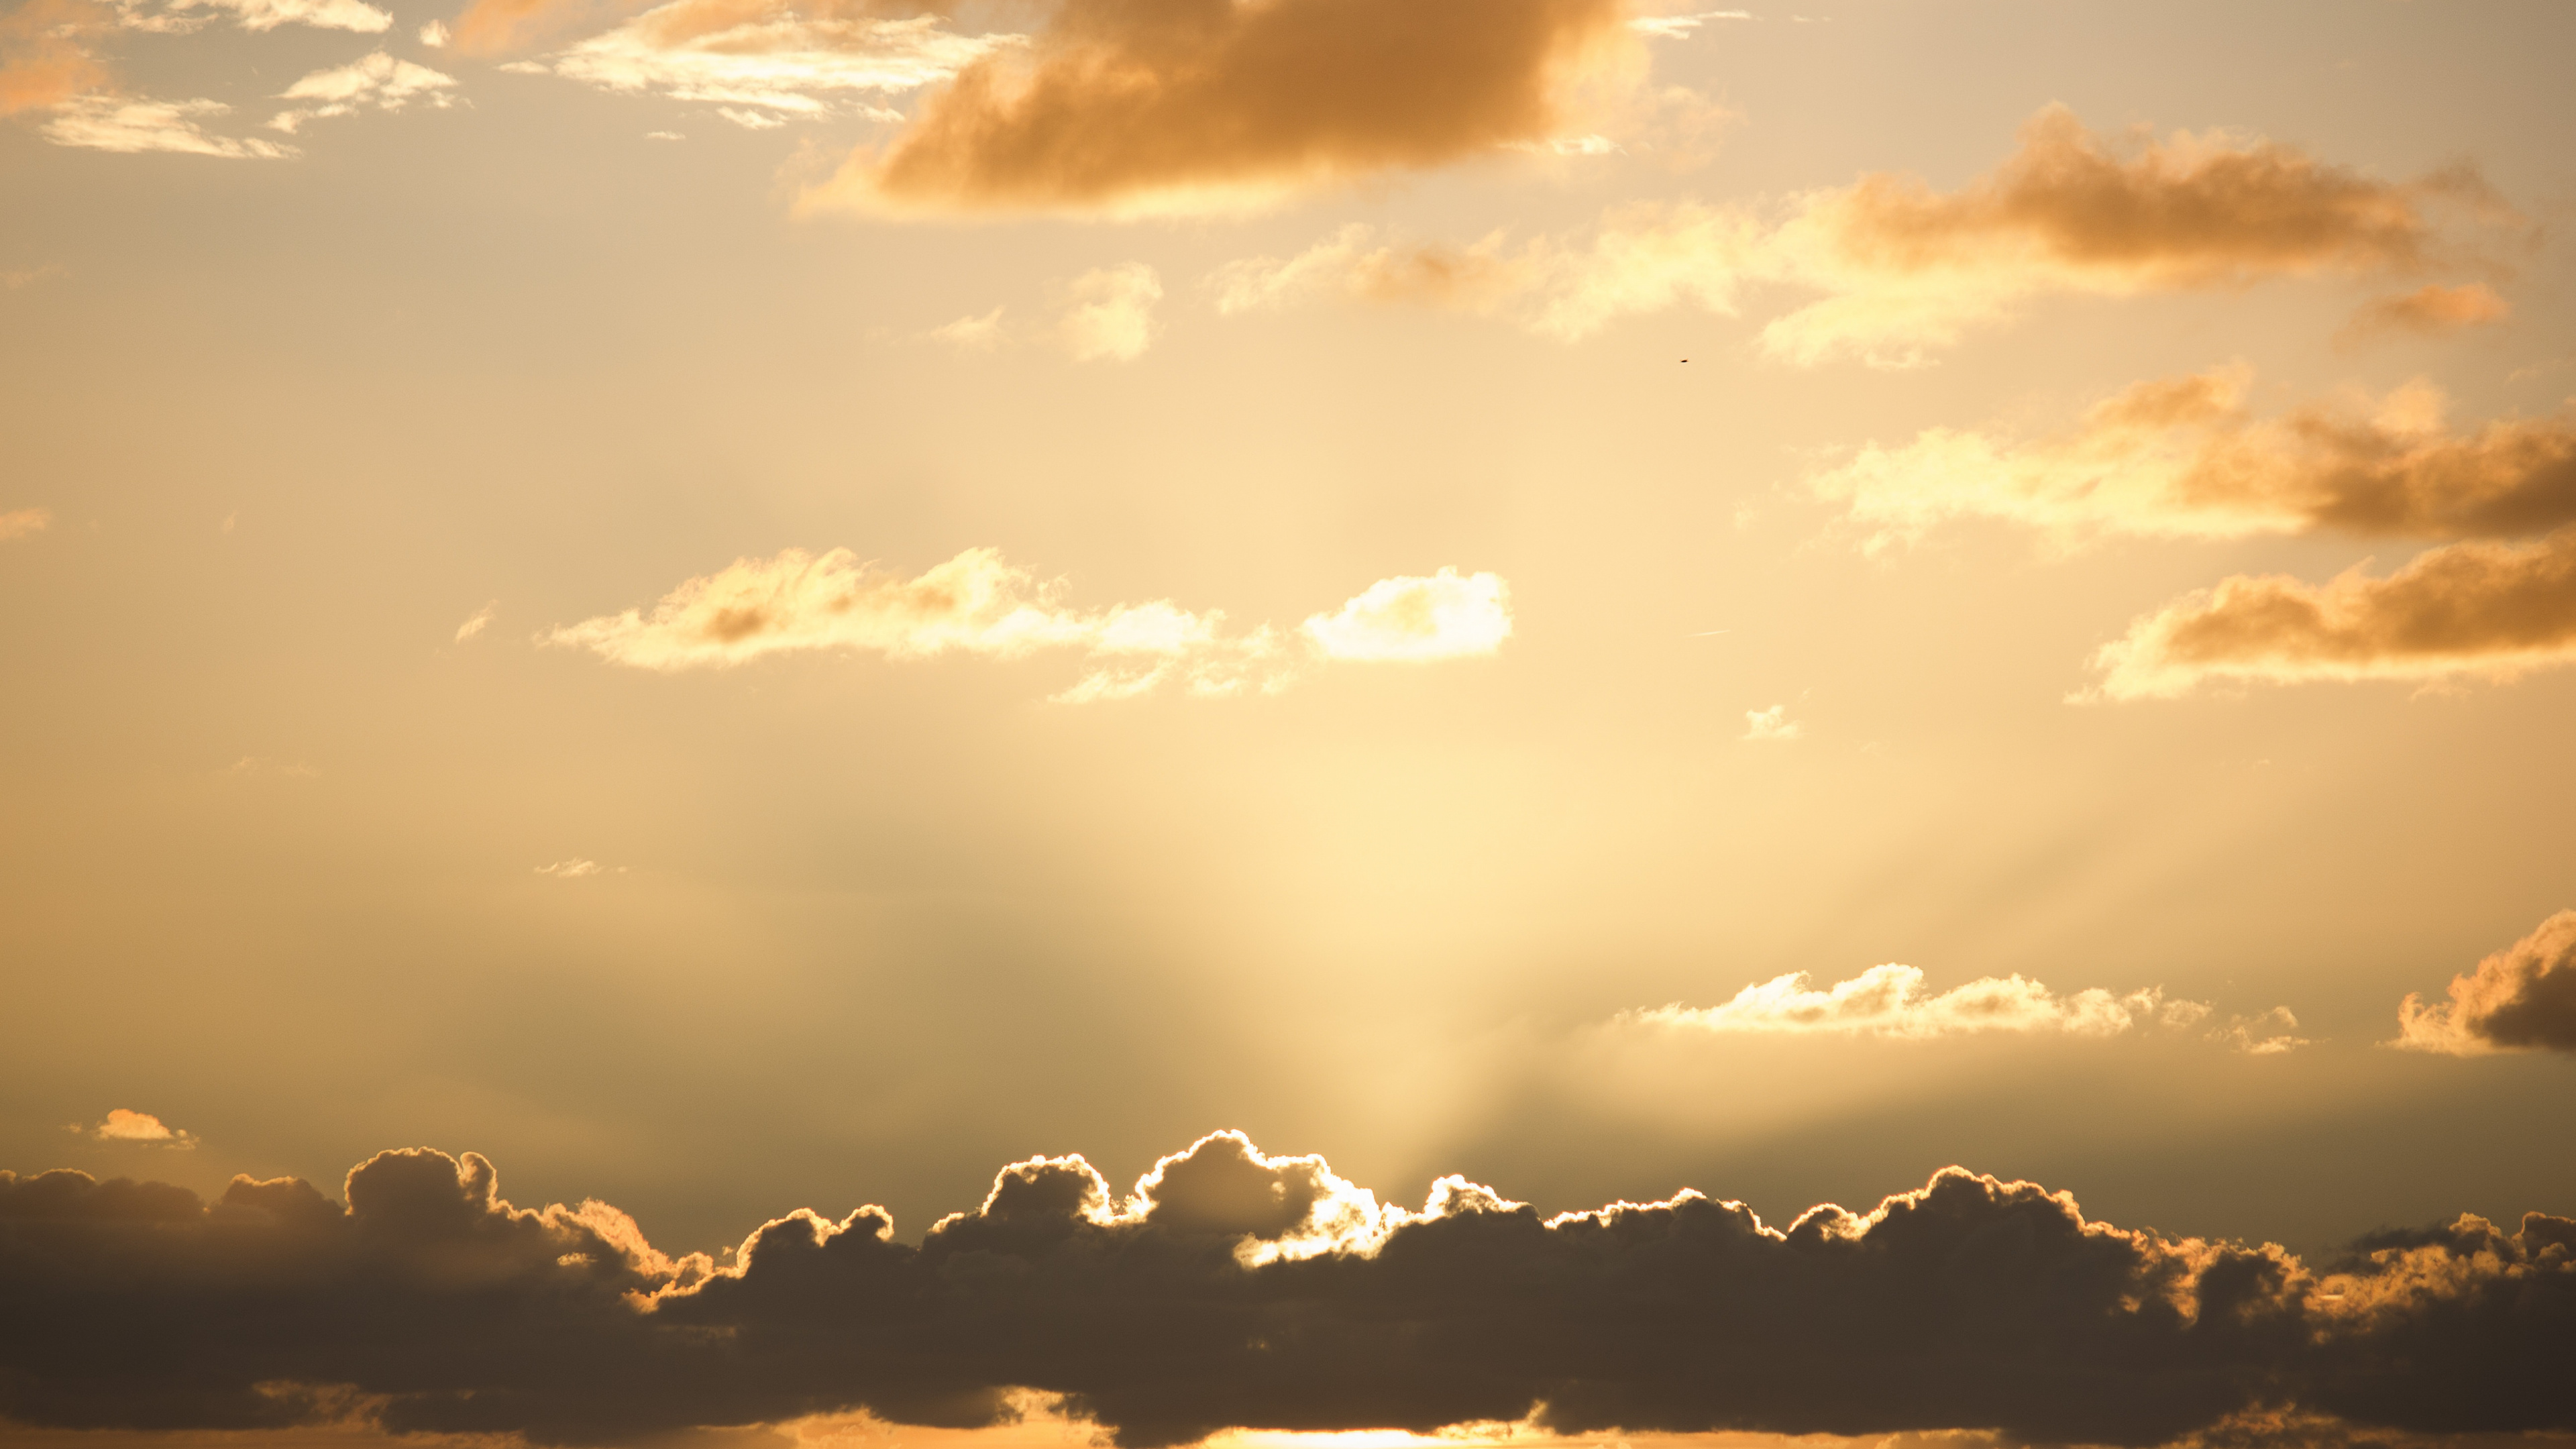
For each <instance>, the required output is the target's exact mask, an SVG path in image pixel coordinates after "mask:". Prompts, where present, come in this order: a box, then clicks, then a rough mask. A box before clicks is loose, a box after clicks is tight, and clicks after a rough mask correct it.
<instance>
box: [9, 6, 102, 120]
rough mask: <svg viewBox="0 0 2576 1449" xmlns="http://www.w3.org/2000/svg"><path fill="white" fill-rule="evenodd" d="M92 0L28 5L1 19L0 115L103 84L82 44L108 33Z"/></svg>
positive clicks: (58, 101)
mask: <svg viewBox="0 0 2576 1449" xmlns="http://www.w3.org/2000/svg"><path fill="white" fill-rule="evenodd" d="M112 23H113V22H112V20H111V18H110V16H109V14H108V12H107V8H106V7H105V6H103V5H98V4H95V3H92V0H27V3H25V4H23V5H20V6H19V7H18V8H17V9H15V10H12V11H10V12H9V13H8V14H6V15H0V116H14V115H17V114H18V113H19V112H21V111H42V110H51V109H52V108H54V107H56V106H59V105H62V104H63V103H65V102H66V101H69V100H71V99H73V98H74V97H77V96H80V95H84V94H86V93H88V92H90V91H94V90H98V89H100V88H102V87H104V86H106V85H107V84H108V81H109V76H108V71H107V67H106V66H105V65H104V64H102V63H100V61H99V60H98V58H97V57H96V56H93V55H91V54H90V53H89V51H88V49H87V48H86V47H85V46H84V45H83V44H82V41H83V40H84V39H86V38H88V37H91V36H95V35H98V34H100V33H102V32H104V31H106V30H108V29H110V28H112Z"/></svg>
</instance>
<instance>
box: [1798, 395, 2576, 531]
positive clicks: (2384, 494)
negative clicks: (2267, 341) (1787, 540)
mask: <svg viewBox="0 0 2576 1449" xmlns="http://www.w3.org/2000/svg"><path fill="white" fill-rule="evenodd" d="M2252 383H2253V371H2252V369H2250V368H2248V367H2245V366H2244V365H2242V364H2236V365H2231V366H2226V367H2218V368H2213V369H2211V370H2209V371H2207V372H2202V373H2197V374H2193V375H2190V376H2185V377H2170V378H2158V379H2155V380H2153V381H2149V382H2142V383H2138V384H2136V385H2134V386H2132V387H2129V388H2126V389H2124V390H2122V391H2121V392H2119V393H2117V394H2114V395H2113V396H2111V397H2109V398H2107V399H2104V400H2103V401H2101V402H2099V403H2097V404H2095V405H2094V406H2093V407H2092V408H2091V410H2089V411H2088V412H2087V413H2086V414H2085V415H2084V419H2083V421H2082V422H2081V423H2080V424H2079V425H2078V426H2076V427H2075V428H2074V429H2072V430H2070V431H2068V432H2065V433H2062V434H2060V435H2058V436H2055V437H2047V438H2041V439H2037V440H2034V441H2027V442H2025V441H2018V440H2016V439H2014V438H2013V437H2011V436H2010V435H2009V434H2008V433H2007V432H2005V431H2004V430H2002V429H1986V430H1974V429H1971V430H1960V429H1954V428H1933V429H1930V430H1928V431H1926V432H1924V433H1922V434H1920V435H1918V436H1917V437H1916V438H1915V439H1914V441H1913V442H1911V443H1908V444H1905V445H1903V446H1901V447H1895V448H1882V447H1879V446H1878V445H1876V444H1871V445H1869V446H1867V447H1864V448H1862V449H1860V450H1859V451H1858V453H1857V454H1856V455H1855V456H1853V457H1852V458H1851V460H1850V461H1848V462H1846V463H1844V464H1842V465H1841V466H1839V467H1835V468H1832V469H1828V470H1826V471H1824V472H1821V473H1819V474H1817V475H1816V476H1814V477H1813V478H1811V479H1810V480H1809V486H1810V487H1811V488H1812V489H1813V490H1814V491H1815V493H1816V494H1817V496H1818V497H1820V498H1823V499H1826V500H1828V501H1831V502H1835V503H1840V504H1842V505H1844V506H1845V507H1846V508H1847V509H1848V510H1849V516H1850V519H1851V521H1852V522H1853V523H1854V524H1856V525H1857V526H1859V527H1860V528H1862V529H1863V530H1866V531H1867V533H1868V543H1869V546H1870V547H1871V548H1873V549H1876V548H1884V547H1886V546H1888V545H1890V544H1893V543H1900V542H1911V541H1913V540H1915V539H1918V538H1920V537H1921V536H1922V535H1923V534H1925V533H1926V532H1928V531H1929V530H1931V529H1932V528H1933V527H1935V526H1937V525H1938V524H1940V523H1942V522H1945V521H1947V520H1951V519H1957V518H1993V519H2000V520H2003V521H2006V522H2010V523H2016V524H2021V525H2024V526H2026V527H2030V528H2035V529H2039V530H2042V531H2044V532H2046V533H2048V534H2050V535H2051V536H2052V537H2054V538H2056V539H2057V540H2058V541H2060V542H2061V543H2065V544H2072V543H2076V542H2080V541H2082V540H2084V539H2086V538H2089V537H2092V536H2095V535H2098V534H2103V533H2132V534H2147V535H2154V536H2162V537H2180V538H2240V537H2244V536H2247V535H2252V534H2293V533H2315V532H2323V531H2334V532H2342V533H2355V534H2365V535H2393V536H2405V537H2417V538H2457V537H2462V536H2478V535H2497V534H2515V533H2525V532H2533V531H2537V530H2540V529H2545V528H2551V527H2555V526H2557V525H2559V524H2562V523H2567V522H2571V521H2576V417H2571V416H2570V415H2567V414H2563V413H2562V414H2559V415H2556V416H2552V417H2547V418H2539V419H2504V420H2498V421H2491V422H2488V423H2486V424H2484V425H2483V426H2480V427H2477V428H2474V429H2470V430H2467V431H2454V430H2452V429H2450V428H2448V427H2446V426H2445V425H2444V422H2443V411H2444V407H2445V399H2444V397H2443V395H2442V392H2441V390H2440V389H2439V388H2436V387H2434V386H2433V385H2432V384H2430V383H2427V382H2423V381H2420V380H2419V381H2416V382H2411V383H2408V384H2406V385H2405V386H2403V387H2399V388H2397V389H2395V390H2394V391H2392V392H2389V393H2388V394H2386V395H2385V396H2383V397H2379V398H2375V399H2374V398H2369V397H2364V396H2355V397H2348V398H2343V399H2336V400H2330V401H2327V402H2323V403H2316V404H2310V405H2307V406H2303V407H2299V408H2294V409H2292V410H2291V411H2289V412H2287V413H2285V414H2282V415H2280V416H2277V417H2270V418H2258V417H2256V416H2255V415H2254V413H2253V411H2252V410H2251V409H2250V408H2248V407H2247V406H2246V402H2245V397H2246V393H2247V391H2248V389H2249V388H2250V387H2251V385H2252Z"/></svg>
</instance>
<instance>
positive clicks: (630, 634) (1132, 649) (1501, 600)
mask: <svg viewBox="0 0 2576 1449" xmlns="http://www.w3.org/2000/svg"><path fill="white" fill-rule="evenodd" d="M1061 594H1062V587H1061V585H1060V584H1057V583H1053V582H1048V581H1043V580H1040V579H1038V578H1037V577H1036V576H1035V575H1033V574H1031V573H1029V572H1028V571H1027V570H1025V569H1021V568H1018V567H1016V566H1014V565H1012V564H1010V563H1007V562H1005V561H1004V560H1003V558H1002V556H1001V554H1000V553H999V552H998V551H997V550H994V549H989V548H975V549H968V550H966V551H965V552H963V553H960V554H958V555H957V556H956V557H955V558H952V559H950V560H948V561H947V562H946V563H943V564H939V565H937V566H935V567H933V568H931V569H928V570H926V571H925V572H923V573H922V574H921V575H920V576H919V577H917V578H911V579H906V578H903V577H901V576H899V575H894V574H889V573H885V572H882V571H880V570H878V569H877V568H876V567H875V566H874V565H873V564H868V563H863V562H861V561H860V560H859V558H858V556H857V555H855V554H853V553H851V552H850V551H849V550H847V549H833V550H831V551H830V552H828V553H825V554H822V555H820V556H819V557H818V556H816V555H813V554H809V553H807V552H805V551H804V550H802V549H792V548H791V549H788V550H786V551H784V552H782V553H780V554H779V555H777V556H776V557H775V558H768V559H738V560H736V561H735V562H734V563H733V564H732V565H731V566H729V567H727V568H725V569H722V570H720V571H718V572H716V573H713V574H709V575H707V576H705V577H702V578H694V579H690V580H688V581H686V582H684V583H682V584H681V585H680V586H679V587H678V588H676V589H673V590H672V591H671V592H670V593H668V594H666V595H664V596H663V597H662V599H661V600H660V601H659V602H658V603H656V604H655V605H654V606H653V607H652V609H651V610H650V611H646V610H643V609H628V610H627V611H625V612H624V613H622V614H612V615H602V616H600V617H598V618H594V619H588V620H584V621H583V622H581V623H578V624H573V625H569V626H567V627H563V628H558V629H554V630H552V631H550V632H548V633H546V634H544V635H541V636H540V640H541V642H544V643H547V644H555V645H566V646H571V647H576V648H584V649H589V650H591V651H593V652H595V653H597V654H599V655H600V656H602V657H603V658H606V659H609V660H611V661H613V662H615V663H618V664H624V665H629V666H631V667H634V668H639V669H653V670H663V671H670V670H681V669H692V668H708V667H725V666H731V665H737V664H743V663H748V662H749V661H751V660H754V659H758V658H761V657H764V656H766V655H771V654H778V653H787V652H802V651H813V650H829V651H845V652H859V653H874V654H882V655H884V656H886V657H887V658H890V659H919V658H927V657H931V656H935V655H941V654H951V653H956V654H969V655H981V656H984V657H987V658H996V659H1014V658H1020V657H1023V656H1026V655H1029V654H1033V653H1037V652H1039V651H1042V650H1063V651H1067V652H1072V653H1076V654H1079V655H1081V656H1083V657H1084V658H1085V659H1086V660H1087V661H1089V664H1090V669H1089V672H1087V673H1086V674H1085V675H1084V676H1083V677H1082V678H1081V679H1080V680H1079V681H1077V682H1076V683H1075V684H1074V685H1073V686H1072V687H1071V688H1069V689H1067V690H1066V691H1064V692H1063V693H1061V694H1059V695H1057V696H1056V698H1057V699H1058V700H1059V701H1061V702H1065V703H1085V702H1089V701H1093V700H1102V699H1123V698H1127V697H1130V696H1133V695H1138V694H1143V693H1146V692H1148V691H1151V690H1154V689H1156V688H1159V687H1160V686H1162V685H1164V684H1167V683H1168V684H1175V685H1178V686H1180V687H1182V688H1185V689H1186V690H1188V691H1189V692H1190V693H1192V694H1199V695H1222V694H1236V693H1242V692H1245V691H1257V692H1260V693H1276V692H1277V691H1279V690H1282V689H1285V688H1287V687H1288V686H1289V685H1290V684H1292V683H1294V682H1295V680H1296V678H1297V675H1298V673H1299V671H1300V669H1301V667H1302V664H1303V663H1304V662H1305V660H1301V658H1300V657H1299V654H1298V651H1296V650H1294V649H1292V648H1291V645H1290V641H1288V640H1286V639H1283V638H1282V637H1281V635H1280V634H1279V632H1278V631H1276V630H1274V629H1272V628H1271V627H1270V626H1269V625H1266V624H1265V625H1262V626H1260V627H1259V628H1256V629H1253V630H1250V631H1248V632H1244V633H1230V632H1228V631H1227V629H1226V627H1225V615H1224V614H1223V612H1221V611H1218V610H1213V609H1212V610H1207V611H1205V612H1193V611H1191V610H1187V609H1183V608H1181V607H1179V606H1178V605H1176V604H1174V603H1172V602H1171V601H1170V600H1168V599H1156V600H1153V601H1151V602H1148V603H1143V604H1119V605H1114V606H1112V607H1109V608H1106V609H1089V610H1085V609H1077V608H1074V607H1071V606H1069V605H1067V604H1066V603H1064V602H1063V601H1062V598H1061ZM1506 596H1507V593H1506V590H1505V587H1504V584H1503V581H1502V580H1501V579H1500V578H1498V577H1496V576H1495V575H1493V574H1476V575H1473V576H1469V577H1463V578H1462V577H1460V576H1459V575H1458V573H1457V572H1456V570H1454V569H1442V570H1441V571H1440V572H1439V573H1438V574H1437V575H1435V576H1433V577H1430V578H1414V577H1398V578H1392V579H1381V580H1379V581H1378V582H1377V583H1375V584H1372V585H1370V586H1369V588H1368V589H1367V590H1365V591H1364V592H1362V593H1361V594H1359V595H1358V596H1356V597H1354V598H1352V599H1350V600H1348V601H1346V602H1344V603H1343V605H1342V606H1341V608H1340V610H1339V611H1338V612H1336V613H1333V614H1317V615H1315V616H1313V617H1312V618H1309V619H1308V620H1307V621H1306V625H1305V629H1304V637H1305V639H1306V641H1307V644H1308V647H1307V649H1306V650H1305V654H1306V656H1307V658H1308V659H1311V660H1313V661H1316V662H1330V661H1333V660H1393V661H1410V662H1428V661H1433V660H1439V659H1452V658H1458V657H1461V656H1465V655H1472V654H1491V653H1493V652H1494V651H1495V650H1496V649H1497V648H1499V647H1500V645H1501V643H1502V640H1503V639H1504V638H1505V637H1506V636H1508V635H1509V634H1510V633H1511V616H1510V612H1509V608H1508V606H1507V604H1506V602H1505V600H1506Z"/></svg>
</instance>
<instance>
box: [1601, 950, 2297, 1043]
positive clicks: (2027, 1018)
mask: <svg viewBox="0 0 2576 1449" xmlns="http://www.w3.org/2000/svg"><path fill="white" fill-rule="evenodd" d="M2209 1014H2210V1008H2209V1007H2208V1005H2207V1004H2206V1003H2203V1002H2198V1001H2179V1000H2167V999H2166V998H2165V995H2164V993H2163V992H2161V991H2157V990H2153V989H2149V990H2146V991H2137V992H2132V993H2130V994H2129V995H2126V996H2114V995H2112V994H2111V993H2110V992H2108V991H2104V990H2101V989H2099V988H2096V989H2093V990H2088V991H2078V992H2076V993H2075V994H2073V995H2071V996H2064V997H2061V996H2059V995H2057V994H2056V993H2055V992H2053V991H2051V990H2049V989H2048V988H2047V987H2046V986H2044V985H2042V984H2040V983H2039V982H2036V981H2032V980H2028V979H2027V978H2024V977H2022V976H2018V975H2015V976H1987V977H1982V978H1980V979H1978V980H1975V981H1971V982H1969V983H1968V984H1966V985H1964V986H1957V987H1953V988H1951V989H1950V990H1948V991H1943V992H1939V993H1937V994H1936V993H1934V992H1933V991H1931V990H1930V989H1928V988H1927V987H1926V986H1925V985H1924V977H1923V973H1922V972H1921V971H1920V970H1918V969H1916V968H1914V967H1912V966H1905V965H1899V964H1896V963H1893V962H1891V963H1889V964H1887V965H1885V966H1872V967H1871V968H1869V969H1868V970H1866V971H1863V972H1862V973H1861V974H1859V975H1858V976H1855V977H1853V978H1852V979H1850V980H1849V981H1837V982H1835V983H1834V984H1832V985H1831V986H1825V987H1816V986H1811V985H1809V984H1808V978H1807V973H1805V972H1803V971H1792V972H1790V973H1789V974H1788V975H1785V976H1775V977H1773V978H1772V979H1770V980H1768V981H1760V982H1756V983H1754V984H1753V985H1751V986H1747V987H1745V988H1744V989H1743V990H1741V991H1739V992H1737V993H1735V995H1734V997H1733V998H1731V999H1729V1000H1728V1001H1726V1002H1724V1003H1722V1004H1720V1005H1717V1006H1703V1007H1687V1006H1683V1005H1680V1004H1679V1003H1675V1004H1673V1005H1670V1006H1663V1007H1658V1008H1656V1009H1655V1010H1652V1011H1641V1012H1636V1013H1634V1014H1633V1015H1632V1016H1631V1017H1630V1018H1629V1019H1630V1020H1634V1021H1637V1022H1641V1023H1644V1024H1647V1025H1652V1026H1671V1027H1688V1028H1693V1029H1696V1030H1700V1031H1713V1032H1754V1033H1764V1034H1772V1035H1788V1036H1809V1035H1833V1036H1880V1037H1902V1038H1910V1039H1913V1040H1918V1041H1919V1040H1924V1039H1928V1038H1931V1037H1943V1036H1960V1035H1968V1034H1973V1033H1978V1032H1998V1031H2000V1032H2024V1033H2027V1032H2063V1033H2066V1034H2068V1035H2071V1036H2096V1037H2102V1036H2117V1035H2119V1034H2120V1033H2122V1032H2125V1031H2129V1030H2131V1029H2132V1028H2137V1027H2145V1026H2164V1027H2190V1026H2197V1025H2198V1024H2200V1023H2201V1022H2202V1021H2203V1020H2205V1019H2206V1018H2207V1017H2208V1016H2209ZM2278 1016H2279V1017H2280V1018H2281V1019H2282V1020H2285V1021H2289V1024H2290V1025H2292V1026H2296V1025H2297V1022H2296V1021H2295V1020H2292V1019H2291V1018H2290V1016H2289V1013H2288V1012H2287V1011H2281V1012H2279V1013H2278ZM2280 1049H2281V1048H2278V1047H2275V1048H2273V1050H2280Z"/></svg>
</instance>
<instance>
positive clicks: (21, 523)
mask: <svg viewBox="0 0 2576 1449" xmlns="http://www.w3.org/2000/svg"><path fill="white" fill-rule="evenodd" d="M53 521H54V514H53V510H52V509H49V508H20V509H16V510H14V511H12V512H8V513H0V543H6V542H8V541H9V540H10V539H13V538H25V537H26V536H27V535H29V534H31V533H42V532H44V531H45V529H46V527H47V526H48V525H50V524H51V523H52V522H53Z"/></svg>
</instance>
